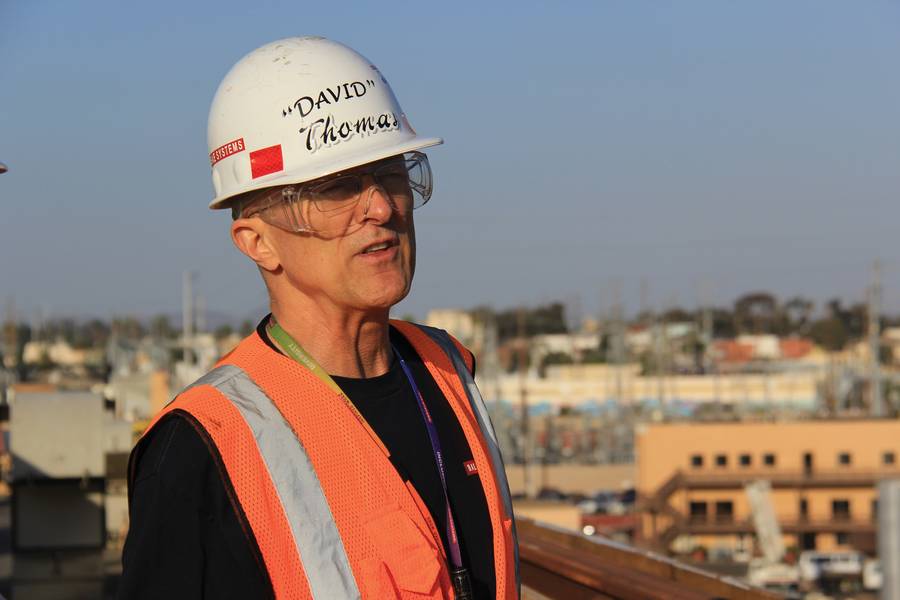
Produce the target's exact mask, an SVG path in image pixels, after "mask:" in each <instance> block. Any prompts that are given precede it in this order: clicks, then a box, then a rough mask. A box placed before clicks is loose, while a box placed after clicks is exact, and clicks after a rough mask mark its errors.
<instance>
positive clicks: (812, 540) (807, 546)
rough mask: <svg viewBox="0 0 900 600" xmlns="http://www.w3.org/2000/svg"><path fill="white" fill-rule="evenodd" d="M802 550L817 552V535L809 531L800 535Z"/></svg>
mask: <svg viewBox="0 0 900 600" xmlns="http://www.w3.org/2000/svg"><path fill="white" fill-rule="evenodd" d="M800 549H801V550H815V549H816V534H814V533H810V532H809V531H806V532H803V533H801V534H800Z"/></svg>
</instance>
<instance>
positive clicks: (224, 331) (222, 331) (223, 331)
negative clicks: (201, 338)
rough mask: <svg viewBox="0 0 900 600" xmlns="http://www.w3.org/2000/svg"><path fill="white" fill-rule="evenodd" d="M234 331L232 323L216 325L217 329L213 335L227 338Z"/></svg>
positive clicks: (218, 337) (219, 338)
mask: <svg viewBox="0 0 900 600" xmlns="http://www.w3.org/2000/svg"><path fill="white" fill-rule="evenodd" d="M232 333H234V329H233V328H232V327H231V325H228V324H225V325H220V326H219V327H216V331H215V333H214V334H213V335H215V337H216V339H217V340H221V339H224V338H227V337H228V336H229V335H231V334H232Z"/></svg>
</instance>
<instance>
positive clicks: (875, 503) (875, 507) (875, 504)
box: [871, 498, 878, 523]
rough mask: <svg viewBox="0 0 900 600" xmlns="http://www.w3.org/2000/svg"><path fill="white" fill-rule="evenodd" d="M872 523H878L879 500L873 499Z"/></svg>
mask: <svg viewBox="0 0 900 600" xmlns="http://www.w3.org/2000/svg"><path fill="white" fill-rule="evenodd" d="M871 516H872V522H873V523H875V522H877V521H878V498H873V499H872V515H871Z"/></svg>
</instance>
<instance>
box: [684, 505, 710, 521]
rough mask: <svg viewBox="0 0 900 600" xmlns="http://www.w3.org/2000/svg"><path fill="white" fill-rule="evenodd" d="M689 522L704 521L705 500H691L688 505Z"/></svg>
mask: <svg viewBox="0 0 900 600" xmlns="http://www.w3.org/2000/svg"><path fill="white" fill-rule="evenodd" d="M688 508H689V510H690V518H691V523H705V522H706V514H707V513H706V502H691V503H690V504H689V505H688Z"/></svg>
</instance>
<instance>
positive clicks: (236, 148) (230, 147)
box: [209, 138, 244, 167]
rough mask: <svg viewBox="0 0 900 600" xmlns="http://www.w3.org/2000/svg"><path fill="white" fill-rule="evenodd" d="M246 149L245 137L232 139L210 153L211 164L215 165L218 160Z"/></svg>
mask: <svg viewBox="0 0 900 600" xmlns="http://www.w3.org/2000/svg"><path fill="white" fill-rule="evenodd" d="M243 151H244V138H238V139H236V140H232V141H230V142H228V143H227V144H222V145H221V146H219V147H218V148H216V149H215V150H213V151H212V152H210V153H209V166H211V167H214V166H215V165H216V163H217V162H219V161H220V160H222V159H223V158H228V157H229V156H231V155H232V154H237V153H238V152H243Z"/></svg>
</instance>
